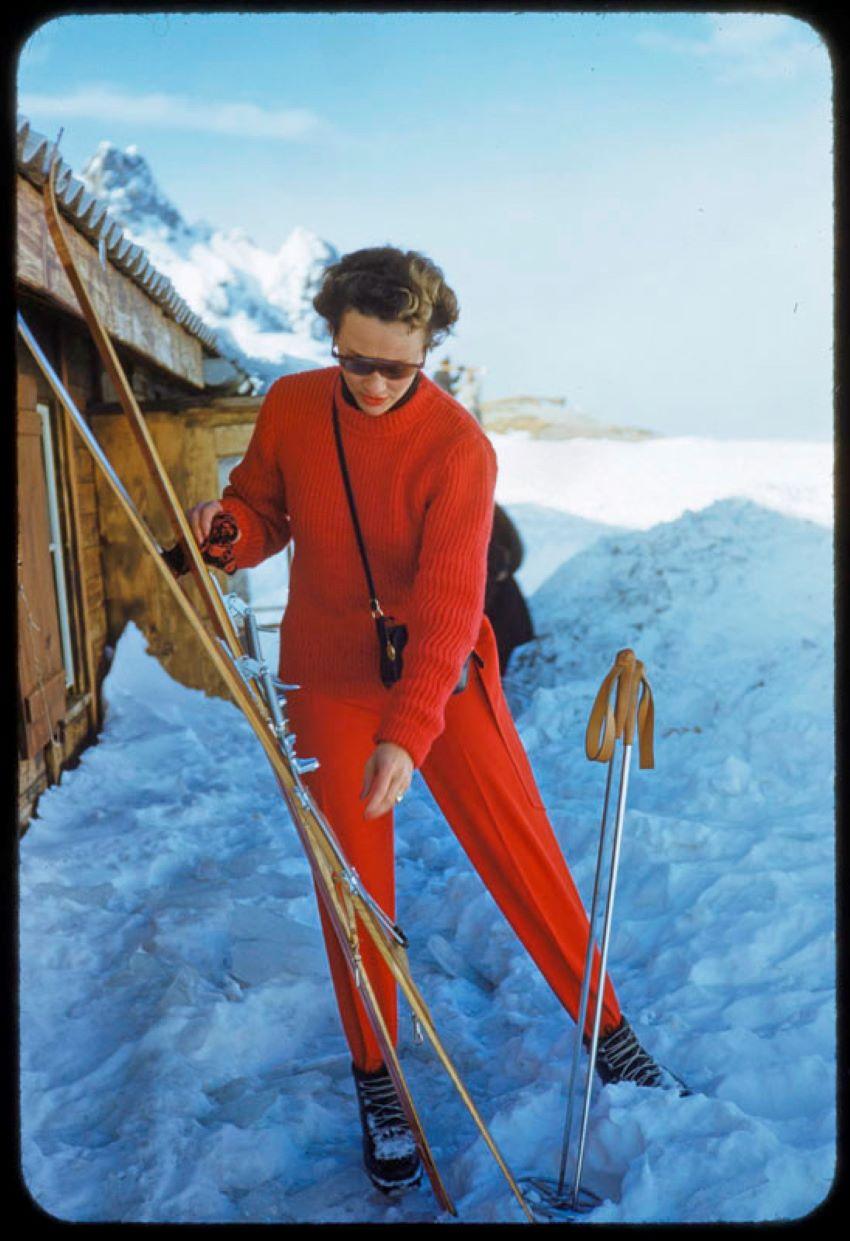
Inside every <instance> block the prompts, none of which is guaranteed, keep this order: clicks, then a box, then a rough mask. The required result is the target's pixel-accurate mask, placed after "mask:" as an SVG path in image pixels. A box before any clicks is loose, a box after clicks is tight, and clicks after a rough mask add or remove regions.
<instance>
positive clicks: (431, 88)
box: [18, 12, 833, 438]
mask: <svg viewBox="0 0 850 1241" xmlns="http://www.w3.org/2000/svg"><path fill="white" fill-rule="evenodd" d="M18 92H19V96H18V107H19V110H20V111H22V112H23V113H24V114H26V115H27V116H28V117H29V118H30V120H31V121H32V123H33V125H34V127H35V128H37V129H40V130H42V132H45V133H47V134H50V135H53V134H55V133H56V132H57V130H58V128H59V127H60V126H63V127H64V135H63V139H62V150H63V154H64V156H65V158H66V160H67V161H68V162H69V163H70V164H71V165H72V167H75V168H77V169H80V168H82V166H83V165H84V163H85V162H86V160H87V159H88V157H89V156H90V155H91V154H92V153H93V152H94V150H95V148H96V147H97V144H98V143H99V142H100V141H102V140H104V139H108V140H110V141H112V142H114V143H116V144H117V145H119V146H127V145H130V144H135V145H136V146H138V148H139V149H140V150H141V151H142V153H143V154H144V155H145V156H146V157H147V159H148V160H149V162H150V164H151V166H152V169H153V172H154V175H155V176H156V178H157V180H158V181H159V182H160V184H161V186H162V188H163V190H164V191H165V192H166V193H167V194H168V195H169V197H171V198H172V200H173V201H174V202H175V203H176V205H177V206H178V208H179V209H180V210H181V212H182V213H183V215H184V216H185V217H186V218H187V219H188V220H190V221H191V220H194V219H198V218H201V217H202V218H205V219H207V220H209V222H210V223H212V224H214V225H216V226H219V227H224V228H230V227H241V228H244V229H245V231H246V232H247V233H248V234H249V235H250V236H252V237H253V238H254V239H255V240H256V241H257V242H258V243H260V244H262V245H263V246H266V247H268V248H269V249H276V248H277V247H278V246H279V245H280V244H281V242H282V241H283V240H284V238H285V236H286V235H287V234H288V232H289V231H290V230H291V229H292V228H293V227H294V226H295V225H298V224H303V225H306V226H307V227H309V228H312V229H314V230H315V231H316V232H317V233H319V234H320V235H321V236H322V237H325V238H326V239H327V240H329V241H330V242H332V243H333V244H334V245H335V246H337V248H338V249H340V250H342V251H345V250H350V249H354V248H356V247H358V246H362V245H371V244H380V243H383V242H387V241H389V242H392V243H393V244H396V245H401V246H404V247H414V248H418V249H422V250H424V251H425V252H426V253H428V254H429V255H431V257H432V258H434V259H435V260H436V261H437V262H438V263H440V265H441V266H442V267H443V269H444V271H445V273H446V276H447V278H448V279H449V282H450V283H451V284H452V285H453V287H454V288H455V289H456V291H457V293H458V296H459V299H460V302H461V308H462V317H461V321H460V324H459V326H458V330H457V333H456V339H454V340H452V341H450V342H447V344H446V346H445V349H444V350H443V352H446V351H448V352H450V353H451V355H452V357H453V358H454V359H455V360H457V361H464V362H468V363H472V364H476V365H482V366H484V367H485V368H486V377H485V387H484V396H485V398H494V397H501V396H507V395H514V394H520V393H522V394H537V395H543V396H560V395H565V396H567V397H568V399H569V400H571V401H572V402H573V404H574V405H576V406H577V407H578V408H580V409H582V410H583V411H584V412H586V413H588V414H591V415H592V416H594V417H596V418H598V419H600V420H601V421H604V422H615V423H616V422H629V423H633V424H634V423H637V424H639V425H643V426H648V427H652V428H653V429H656V430H660V431H663V432H666V433H675V434H688V435H699V434H712V435H719V436H724V437H725V436H735V437H742V436H743V437H752V436H771V437H773V436H782V437H793V438H827V437H829V436H830V435H831V431H832V357H831V349H832V262H833V259H832V229H833V224H832V164H831V160H832V156H831V142H832V120H831V99H830V96H831V65H830V60H829V55H828V51H827V49H826V47H825V46H824V44H823V43H822V41H821V40H820V38H819V36H818V35H817V33H816V32H815V31H814V30H813V29H812V28H811V27H809V26H808V25H806V24H805V23H803V22H801V21H797V20H795V19H792V18H789V17H785V16H779V15H773V14H726V15H720V14H699V13H679V14H666V13H631V14H592V13H573V12H561V13H518V14H516V13H500V14H496V13H492V12H484V13H468V12H466V13H454V14H452V13H393V12H383V13H371V14H369V13H359V14H358V13H351V14H348V13H303V14H295V13H288V14H285V13H281V14H201V13H199V14H191V15H187V14H176V13H171V14H147V15H137V16H127V15H120V16H105V15H100V14H89V15H85V16H73V17H63V18H58V19H54V20H52V21H50V22H48V23H47V24H46V25H45V26H43V27H41V28H40V29H39V30H38V31H36V32H35V33H34V34H33V35H32V36H31V38H30V39H29V40H28V42H27V44H26V45H25V47H24V49H23V51H22V53H21V58H20V62H19V73H18Z"/></svg>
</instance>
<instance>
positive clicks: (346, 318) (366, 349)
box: [335, 310, 425, 415]
mask: <svg viewBox="0 0 850 1241" xmlns="http://www.w3.org/2000/svg"><path fill="white" fill-rule="evenodd" d="M335 343H336V347H337V349H338V350H339V352H340V353H341V354H344V355H348V354H351V355H359V356H360V357H363V358H380V359H382V360H383V361H385V362H414V363H417V362H421V361H422V360H423V358H424V357H425V330H424V328H421V327H420V328H414V329H413V330H412V331H411V329H410V328H409V327H408V326H407V324H406V323H401V322H399V321H397V320H396V321H393V322H390V323H386V322H384V320H383V319H375V318H373V317H372V316H371V315H362V314H361V313H360V311H359V310H346V312H345V314H344V315H343V316H342V319H341V321H340V325H339V331H338V332H337V336H336V342H335ZM343 373H344V375H345V382H346V383H347V384H348V387H349V388H350V389H351V393H352V395H353V397H354V399H355V401H356V402H357V404H358V406H359V407H360V409H362V410H363V412H364V414H375V415H379V414H385V413H386V412H387V410H388V409H390V408H391V407H392V406H393V405H395V403H396V401H398V400H400V399H401V397H403V396H404V394H405V392H406V391H407V389H408V388H409V387H410V385H411V384H412V383H413V381H414V379H415V378H416V372H415V371H414V372H413V374H412V375H410V376H409V378H407V379H387V378H386V377H385V376H384V375H381V374H380V373H379V372H378V371H372V373H371V374H370V375H352V374H351V372H350V371H344V372H343Z"/></svg>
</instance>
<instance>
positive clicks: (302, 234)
mask: <svg viewBox="0 0 850 1241" xmlns="http://www.w3.org/2000/svg"><path fill="white" fill-rule="evenodd" d="M81 179H82V180H83V181H84V182H85V184H86V187H87V188H88V189H89V190H90V191H91V192H92V193H93V194H94V195H95V197H97V198H99V199H100V200H101V201H102V202H103V203H104V204H105V205H106V207H107V208H108V210H109V212H110V214H111V215H112V216H113V218H114V219H115V220H116V221H117V223H118V224H120V225H121V227H122V228H123V229H124V231H125V232H126V233H127V235H128V237H130V239H131V240H132V241H134V242H136V243H137V244H138V245H140V246H142V247H143V248H144V249H145V250H147V252H148V254H149V255H150V258H151V262H152V263H153V264H154V266H155V267H157V268H158V269H159V270H160V271H161V272H162V273H163V274H164V275H166V276H168V278H169V279H170V280H171V282H172V284H173V285H174V287H175V288H176V289H177V291H178V293H179V294H180V296H181V297H182V298H183V299H184V300H185V301H186V302H187V304H188V305H189V306H190V307H191V308H192V310H194V311H195V313H196V314H198V315H200V317H201V318H202V319H203V320H204V322H205V323H207V324H209V326H210V327H212V328H214V329H216V330H217V331H218V334H219V338H220V341H221V344H222V348H223V349H224V351H225V352H227V353H231V354H233V355H234V356H235V357H236V358H237V359H238V360H239V361H240V363H241V364H242V366H243V367H244V368H245V370H247V371H248V372H249V373H250V374H253V375H254V377H255V379H256V386H257V389H258V390H259V391H262V390H263V389H264V388H265V387H266V386H267V385H268V384H269V383H270V382H271V381H272V380H273V379H275V378H276V377H277V376H278V375H281V374H285V373H286V372H288V371H294V370H304V369H305V368H309V367H313V366H317V365H319V366H321V365H327V364H328V363H329V362H330V360H331V359H330V350H329V343H330V342H329V340H328V333H327V328H326V325H325V323H324V320H322V319H320V318H319V317H318V316H317V314H316V312H315V311H314V309H313V297H314V296H315V294H316V292H317V290H318V287H319V283H320V281H321V277H322V272H323V271H324V269H325V267H326V266H327V265H328V263H331V262H333V261H335V260H336V258H337V257H338V254H337V251H336V250H335V249H334V247H333V246H332V245H330V243H329V242H327V241H323V240H322V238H321V237H319V236H317V234H316V233H314V232H312V230H310V229H309V228H305V227H304V226H303V225H297V226H295V227H294V228H292V230H291V231H290V233H289V234H288V236H287V237H286V238H285V239H284V241H283V242H282V244H281V245H280V247H279V249H278V250H277V251H269V250H264V249H263V248H262V247H261V246H258V245H257V244H256V243H255V242H254V241H253V240H252V239H251V237H249V235H248V233H247V232H246V231H245V229H244V228H242V227H241V226H238V225H237V226H235V227H231V228H229V229H217V228H215V227H214V226H213V225H211V224H208V223H207V222H206V221H200V220H199V221H197V222H196V223H194V224H187V223H186V221H185V220H184V218H183V216H182V215H181V213H180V211H179V210H178V209H177V207H176V206H175V205H174V204H173V203H172V202H171V200H170V199H169V198H168V197H167V196H166V194H164V193H163V191H162V190H161V188H160V187H159V185H158V184H157V181H156V179H155V177H154V175H153V173H152V171H151V168H150V165H149V164H148V162H147V160H146V159H145V157H144V156H143V155H142V154H141V152H140V151H139V149H138V147H136V146H128V147H126V148H125V149H124V150H123V151H122V150H121V149H120V148H118V147H117V146H115V145H114V144H113V143H111V142H101V143H100V145H99V146H98V148H97V151H96V152H95V154H94V155H93V156H92V158H91V159H90V160H89V161H88V163H87V164H86V166H85V168H84V169H83V172H82V174H81Z"/></svg>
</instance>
